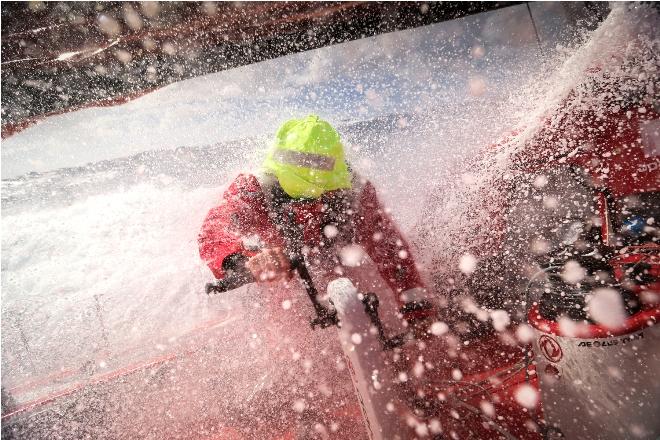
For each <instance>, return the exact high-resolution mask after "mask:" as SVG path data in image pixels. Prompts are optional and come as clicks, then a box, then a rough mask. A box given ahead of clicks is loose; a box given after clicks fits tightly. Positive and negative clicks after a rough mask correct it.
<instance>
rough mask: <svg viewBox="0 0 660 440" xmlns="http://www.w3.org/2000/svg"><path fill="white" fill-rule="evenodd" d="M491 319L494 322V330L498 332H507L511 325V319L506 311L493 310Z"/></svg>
mask: <svg viewBox="0 0 660 440" xmlns="http://www.w3.org/2000/svg"><path fill="white" fill-rule="evenodd" d="M490 318H491V319H492V320H493V328H494V329H495V330H497V331H498V332H501V331H504V330H506V328H507V327H508V326H509V324H510V323H511V317H510V316H509V313H507V311H506V310H493V311H492V312H490Z"/></svg>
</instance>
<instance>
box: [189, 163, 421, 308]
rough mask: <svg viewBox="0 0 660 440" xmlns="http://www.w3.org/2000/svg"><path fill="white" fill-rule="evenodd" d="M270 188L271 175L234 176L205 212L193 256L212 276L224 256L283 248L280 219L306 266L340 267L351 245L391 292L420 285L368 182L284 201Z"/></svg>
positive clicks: (407, 253)
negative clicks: (293, 229)
mask: <svg viewBox="0 0 660 440" xmlns="http://www.w3.org/2000/svg"><path fill="white" fill-rule="evenodd" d="M274 188H278V189H279V186H278V185H277V183H276V180H275V179H274V178H273V177H272V176H265V177H264V178H260V179H257V178H256V177H255V176H253V175H250V174H240V175H239V176H238V177H237V178H236V179H235V180H234V181H233V182H232V184H231V185H229V187H228V188H227V190H226V191H225V192H224V194H223V197H222V200H221V202H220V204H219V205H218V206H217V207H215V208H212V209H211V210H210V211H209V213H208V215H207V216H206V219H205V220H204V224H203V225H202V228H201V231H200V234H199V239H198V242H199V253H200V256H201V258H202V259H203V260H204V261H206V263H207V264H208V266H209V268H210V269H211V271H212V272H213V275H214V276H215V277H216V278H218V279H221V278H223V277H224V276H225V271H224V269H223V262H225V258H227V257H229V256H233V255H235V254H241V255H245V256H248V257H249V256H252V255H255V254H256V253H258V251H259V249H261V248H274V247H281V248H285V247H286V242H285V238H284V237H283V235H282V233H281V232H280V229H281V228H282V225H281V224H282V222H283V221H282V218H284V217H286V218H288V219H289V221H295V224H296V226H297V227H298V229H299V230H300V231H301V234H298V235H302V237H301V238H302V242H301V243H300V245H301V246H304V247H305V249H307V250H308V253H307V256H306V260H307V261H308V263H310V264H311V265H312V266H322V267H324V268H327V270H328V271H332V270H333V268H336V267H337V266H338V265H341V262H342V259H341V258H340V255H339V254H341V252H342V251H341V250H342V249H345V246H347V245H351V244H356V245H359V246H361V247H362V249H364V250H365V251H366V253H367V254H368V255H369V257H370V258H371V259H372V260H373V262H374V263H375V264H376V266H377V268H378V271H379V272H380V275H381V276H382V278H383V279H384V280H385V281H386V282H387V283H388V285H389V286H390V287H391V288H392V290H393V291H394V292H397V293H399V292H404V291H406V290H409V289H413V288H416V287H422V286H423V284H422V282H421V279H420V276H419V273H418V271H417V269H416V267H415V263H414V261H413V259H412V256H411V253H410V249H409V246H408V244H407V243H406V241H405V240H404V238H403V237H402V236H401V234H400V233H399V231H398V230H397V228H396V226H395V225H394V222H393V221H392V219H391V218H390V216H389V215H388V214H387V212H386V210H385V209H384V207H383V206H382V205H381V204H380V202H379V201H378V198H377V196H376V190H375V188H374V186H373V185H372V184H371V183H370V182H368V181H364V180H361V179H359V178H358V177H354V179H353V188H352V189H351V190H337V191H331V192H328V193H326V194H324V195H323V196H322V197H320V198H319V199H316V200H305V201H300V200H295V199H289V200H288V201H286V202H285V203H281V202H279V201H276V200H279V199H274V197H273V195H272V194H273V193H274ZM279 191H280V192H281V189H279ZM398 296H399V295H397V297H398ZM398 300H400V298H398ZM400 304H402V302H401V301H400Z"/></svg>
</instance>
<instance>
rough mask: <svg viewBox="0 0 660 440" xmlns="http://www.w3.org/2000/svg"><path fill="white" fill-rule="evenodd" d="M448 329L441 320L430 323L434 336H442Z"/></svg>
mask: <svg viewBox="0 0 660 440" xmlns="http://www.w3.org/2000/svg"><path fill="white" fill-rule="evenodd" d="M448 331H449V326H448V325H447V324H445V323H444V322H441V321H436V322H434V323H433V324H431V333H432V334H433V335H435V336H442V335H444V334H445V333H447V332H448Z"/></svg>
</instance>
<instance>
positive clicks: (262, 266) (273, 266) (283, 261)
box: [245, 248, 291, 282]
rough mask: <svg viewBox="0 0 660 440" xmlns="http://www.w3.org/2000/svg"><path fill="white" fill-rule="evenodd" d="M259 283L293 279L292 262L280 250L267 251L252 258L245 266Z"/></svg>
mask: <svg viewBox="0 0 660 440" xmlns="http://www.w3.org/2000/svg"><path fill="white" fill-rule="evenodd" d="M245 266H246V267H247V268H248V270H249V271H250V272H251V273H252V275H253V276H254V279H255V280H256V281H257V282H270V281H281V280H285V279H290V278H291V262H290V261H289V258H288V257H287V256H286V254H285V253H284V251H282V249H280V248H273V249H265V250H263V251H261V252H259V253H258V254H257V255H255V256H254V257H252V258H250V259H249V260H248V262H247V264H246V265H245Z"/></svg>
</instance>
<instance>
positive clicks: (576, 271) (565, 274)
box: [561, 260, 587, 284]
mask: <svg viewBox="0 0 660 440" xmlns="http://www.w3.org/2000/svg"><path fill="white" fill-rule="evenodd" d="M586 274H587V271H586V270H585V269H584V267H582V266H581V265H580V263H578V262H577V261H575V260H570V261H568V262H566V264H564V270H563V271H562V273H561V277H562V279H563V280H564V281H566V282H567V283H569V284H577V283H579V282H580V281H582V280H583V279H584V277H585V276H586Z"/></svg>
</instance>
